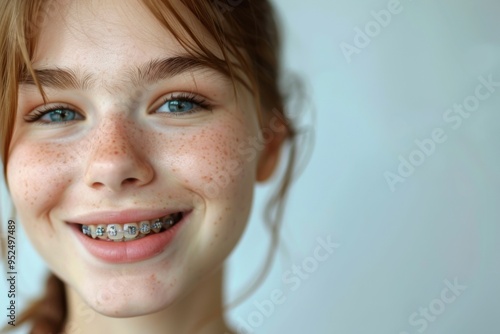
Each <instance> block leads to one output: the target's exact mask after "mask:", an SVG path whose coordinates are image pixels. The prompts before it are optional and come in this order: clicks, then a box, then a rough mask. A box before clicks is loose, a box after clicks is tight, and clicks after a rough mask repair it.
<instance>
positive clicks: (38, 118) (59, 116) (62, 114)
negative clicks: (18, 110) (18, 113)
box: [25, 106, 84, 124]
mask: <svg viewBox="0 0 500 334" xmlns="http://www.w3.org/2000/svg"><path fill="white" fill-rule="evenodd" d="M25 119H26V121H27V122H37V123H42V124H57V123H66V122H71V121H76V120H82V119H84V118H83V116H82V115H81V114H80V113H78V112H76V111H74V110H71V109H69V108H68V107H65V106H54V107H44V108H43V109H41V110H37V111H35V112H33V114H32V115H28V116H26V117H25Z"/></svg>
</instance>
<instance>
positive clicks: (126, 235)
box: [82, 214, 179, 241]
mask: <svg viewBox="0 0 500 334" xmlns="http://www.w3.org/2000/svg"><path fill="white" fill-rule="evenodd" d="M177 215H179V214H172V215H168V216H165V217H161V218H155V219H153V220H143V221H140V222H136V223H127V224H99V225H82V232H83V234H85V235H88V236H91V237H92V238H94V239H95V238H99V239H104V240H114V241H121V240H124V239H125V240H132V239H139V238H142V237H144V236H145V235H146V234H149V233H150V232H151V231H153V232H155V233H158V232H160V231H161V230H162V228H164V229H165V230H167V229H169V228H170V227H172V226H174V225H175V223H176V218H178V216H177Z"/></svg>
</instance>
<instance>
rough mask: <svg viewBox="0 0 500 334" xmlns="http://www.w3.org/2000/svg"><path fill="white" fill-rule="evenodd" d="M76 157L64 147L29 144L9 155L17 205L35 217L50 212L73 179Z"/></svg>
mask: <svg viewBox="0 0 500 334" xmlns="http://www.w3.org/2000/svg"><path fill="white" fill-rule="evenodd" d="M74 163H75V157H74V156H73V155H72V154H71V153H70V150H68V149H62V148H61V146H58V145H54V146H50V145H37V144H34V143H26V144H19V145H17V146H16V147H15V148H14V149H13V151H12V152H11V155H10V157H9V163H8V174H7V179H8V182H9V188H10V192H11V196H12V200H13V202H14V205H15V206H16V208H17V209H18V211H19V212H26V214H29V215H30V216H31V217H33V216H35V217H38V216H41V215H43V214H46V213H48V212H49V210H50V209H51V208H53V207H54V206H55V205H56V204H57V203H58V202H59V200H60V198H61V196H63V195H64V192H65V190H66V189H67V187H68V186H69V184H70V183H71V181H72V175H71V173H70V171H71V170H72V166H74Z"/></svg>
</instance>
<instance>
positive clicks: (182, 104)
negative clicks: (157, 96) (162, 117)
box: [158, 100, 198, 113]
mask: <svg viewBox="0 0 500 334" xmlns="http://www.w3.org/2000/svg"><path fill="white" fill-rule="evenodd" d="M197 107H198V106H197V104H196V103H194V102H193V101H187V100H170V101H167V102H165V103H164V104H163V105H162V106H161V107H160V108H159V109H158V112H171V113H186V112H190V111H192V110H193V109H196V108H197Z"/></svg>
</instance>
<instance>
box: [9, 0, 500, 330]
mask: <svg viewBox="0 0 500 334" xmlns="http://www.w3.org/2000/svg"><path fill="white" fill-rule="evenodd" d="M233 2H234V1H233ZM390 2H391V1H379V0H377V1H375V0H371V1H368V0H357V1H348V0H336V1H326V0H323V1H320V0H311V1H298V0H276V1H275V3H276V5H277V7H278V11H279V13H280V16H281V17H282V18H283V24H284V32H285V42H286V48H285V58H286V62H285V63H286V67H287V68H288V69H290V70H292V71H294V72H296V73H298V74H299V75H300V76H302V77H303V80H304V83H305V88H306V92H307V95H308V99H307V101H308V102H307V104H306V106H304V107H305V109H306V110H309V112H308V113H307V115H306V117H305V120H306V122H305V123H304V124H305V125H309V126H310V127H313V128H314V138H315V140H314V141H315V146H314V148H313V152H312V156H311V159H310V161H309V164H308V166H307V168H306V170H305V171H304V172H303V173H302V175H301V176H300V178H299V179H298V180H297V181H296V183H295V185H294V187H293V189H292V193H291V197H290V201H289V204H288V207H287V210H286V216H285V223H284V226H283V230H282V232H283V233H282V235H283V240H285V243H286V250H287V251H288V253H286V252H285V251H283V249H284V248H282V251H280V252H279V253H278V257H277V261H276V262H275V265H274V267H273V270H272V272H271V275H270V276H269V277H268V278H267V279H266V280H265V282H264V283H263V284H262V285H261V286H260V288H259V289H258V290H256V292H255V293H254V294H253V295H252V296H250V297H249V298H248V299H246V301H245V302H244V303H243V304H242V305H241V306H238V307H236V308H234V309H232V311H231V312H230V318H231V321H232V322H233V323H234V324H235V326H236V327H240V326H243V323H246V324H247V327H246V328H247V330H246V331H242V333H245V332H249V333H264V334H266V333H288V334H303V333H311V334H337V333H338V334H344V333H345V334H359V333H374V334H386V333H388V334H413V333H429V334H431V333H439V334H442V333H450V334H451V333H453V334H470V333H481V334H498V333H500V320H499V319H500V317H499V315H500V301H499V298H500V285H499V284H500V283H499V282H500V256H499V255H500V241H499V240H500V238H499V237H500V228H499V227H498V218H499V212H500V209H499V205H498V203H499V199H500V196H499V194H500V191H499V186H500V177H499V176H498V175H497V170H498V169H499V167H500V164H499V162H500V160H499V152H498V144H497V143H498V142H499V139H500V138H499V137H500V131H499V125H500V123H499V120H500V119H499V116H498V107H499V106H500V87H497V88H496V90H495V92H494V93H492V94H491V96H490V97H489V98H488V99H486V100H485V101H481V104H480V106H479V108H478V109H477V110H476V111H474V112H472V113H471V116H470V117H469V118H467V119H463V122H462V123H461V125H460V126H459V127H458V128H456V129H454V128H453V127H452V125H453V124H452V123H449V122H446V121H445V120H444V119H443V115H445V113H446V111H447V110H448V109H449V108H453V105H454V104H462V103H463V102H464V100H466V99H467V98H468V97H469V96H471V95H474V92H475V88H476V86H478V85H479V84H480V81H479V80H478V78H479V77H480V76H483V77H484V78H488V77H489V76H490V75H491V76H492V78H493V80H494V81H497V82H500V34H499V28H500V25H499V23H498V22H499V21H498V17H499V14H500V3H498V1H493V0H479V1H465V0H441V1H431V0H413V1H412V0H401V1H400V7H401V8H402V10H401V12H400V13H398V14H396V15H393V16H392V18H391V22H390V23H389V24H387V25H386V27H381V29H380V31H379V32H378V33H372V35H373V37H372V38H370V39H371V42H370V43H369V45H367V46H366V47H364V48H360V50H359V53H358V54H353V55H352V58H351V59H350V60H351V61H350V62H349V61H348V59H347V58H346V56H345V55H344V54H343V52H342V50H341V43H349V44H351V45H354V39H355V36H356V31H355V28H356V27H358V28H360V29H362V30H364V29H365V27H366V25H367V24H368V26H370V25H371V23H370V22H372V21H374V17H373V15H372V13H371V12H372V11H375V12H379V11H380V10H383V9H387V8H388V4H389V3H390ZM312 109H314V110H315V111H314V113H313V112H311V111H310V110H312ZM435 128H441V129H442V130H443V132H444V134H445V135H446V138H447V140H446V141H445V142H444V143H441V144H439V143H438V144H436V148H435V150H434V152H433V153H432V154H430V155H429V156H426V157H425V161H423V163H422V164H421V165H420V166H417V167H415V170H414V172H413V173H412V175H411V176H409V177H407V178H404V180H405V182H404V183H397V184H396V185H395V189H394V191H391V188H390V186H389V184H388V182H387V181H386V178H385V176H384V173H385V172H386V171H390V172H393V173H397V170H398V166H399V164H400V160H399V156H400V155H401V156H402V157H404V158H405V159H409V157H410V155H411V154H412V153H413V152H414V151H415V150H418V146H417V144H416V143H415V141H418V140H419V141H422V140H424V139H427V138H431V134H432V132H433V130H434V129H435ZM269 189H270V187H260V188H259V190H258V191H257V198H256V202H255V209H254V214H253V216H252V219H251V221H250V224H249V228H248V230H247V232H246V234H245V236H244V238H243V239H242V242H241V243H240V245H239V246H238V248H237V249H236V251H235V252H234V253H233V255H232V256H231V258H230V260H229V268H228V276H229V277H228V283H229V284H228V289H227V290H228V295H229V296H230V297H236V296H238V292H239V291H240V288H242V287H244V286H245V284H246V283H247V282H248V281H249V279H250V278H251V277H254V276H255V275H256V273H257V272H258V270H259V266H260V264H261V263H262V262H263V260H264V256H265V251H266V247H267V245H268V242H269V238H268V234H267V232H266V231H265V230H264V229H263V228H262V219H261V212H262V211H263V205H264V203H265V199H266V196H267V192H268V190H269ZM2 195H3V196H2V198H3V202H2V207H3V208H5V206H4V205H5V204H6V202H5V192H3V194H2ZM6 219H7V218H6V212H2V223H3V224H5V223H6ZM4 228H5V227H4ZM4 231H5V229H4ZM328 236H331V239H332V240H333V241H334V242H336V243H338V244H339V245H340V246H339V247H338V248H337V249H335V251H334V253H333V254H331V255H330V256H329V257H328V258H327V260H326V261H324V262H321V263H319V264H318V267H317V268H312V267H308V268H309V269H310V271H311V272H310V273H308V278H307V279H306V278H304V279H300V280H299V281H300V287H299V288H298V289H296V290H292V285H291V284H290V283H287V281H284V280H283V275H285V277H288V278H290V276H287V273H288V274H289V270H291V269H292V266H293V265H294V264H295V265H297V266H303V265H304V264H305V265H306V266H308V265H311V264H313V262H311V259H310V258H311V257H313V256H314V250H315V248H316V247H317V246H318V245H319V244H318V241H317V239H318V238H323V239H326V238H327V237H328ZM18 239H24V238H23V235H22V231H19V233H18ZM18 246H19V249H20V250H22V252H21V253H20V257H19V258H18V262H19V263H20V265H21V266H22V267H21V268H20V269H19V272H20V275H19V278H18V279H19V281H18V289H20V288H21V289H22V292H23V293H24V294H25V295H27V296H29V295H30V294H33V293H34V292H35V291H36V289H37V288H38V286H39V285H40V283H39V282H40V280H41V277H42V275H43V265H42V264H41V263H40V259H39V258H38V256H37V255H36V253H35V252H34V251H32V250H30V249H29V248H28V247H29V246H27V245H24V244H19V243H18ZM304 261H306V262H304ZM311 268H312V269H311ZM296 277H298V276H296ZM455 280H457V281H458V283H459V284H460V285H461V286H465V287H466V288H465V291H463V292H462V293H461V295H460V296H458V297H456V299H455V300H454V301H453V302H451V303H449V304H448V303H443V302H442V301H441V302H440V300H441V292H442V290H443V289H445V288H446V286H447V285H446V283H445V282H446V281H448V282H451V283H453V282H454V281H455ZM2 281H3V280H2ZM2 284H5V282H2ZM0 288H1V290H0V293H1V294H2V300H4V297H3V296H4V293H3V292H1V291H6V289H5V287H4V285H0ZM275 290H279V291H281V292H282V293H283V295H284V297H283V298H282V299H285V300H284V302H283V303H281V304H274V305H273V306H272V307H270V306H269V303H270V302H268V301H269V300H270V296H271V295H272V293H273V291H275ZM452 295H453V294H449V293H448V294H447V295H446V296H448V297H450V296H452ZM259 305H260V307H259ZM439 305H445V308H444V310H439V309H436V307H438V306H439ZM262 307H264V309H263V308H262ZM433 307H434V308H433ZM423 308H431V309H433V310H434V311H435V312H436V313H439V314H437V315H434V317H435V318H432V319H433V321H430V320H422V319H425V318H424V317H423V316H421V315H420V314H419V312H420V311H421V309H423ZM2 309H5V307H4V306H3V304H2ZM438 311H439V312H438ZM414 312H417V316H415V318H414V320H415V321H417V324H418V325H416V324H415V323H411V322H410V321H409V317H410V316H411V315H412V314H414ZM430 312H431V311H430ZM2 314H3V312H2V313H1V314H0V316H2V318H3V317H4V316H3V315H2ZM259 314H260V315H259ZM430 314H431V315H432V313H430ZM423 322H424V323H427V325H428V326H427V328H425V330H423V329H424V328H423V325H422V323H423ZM2 324H3V322H2ZM252 324H253V325H252ZM242 328H243V327H242Z"/></svg>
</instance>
